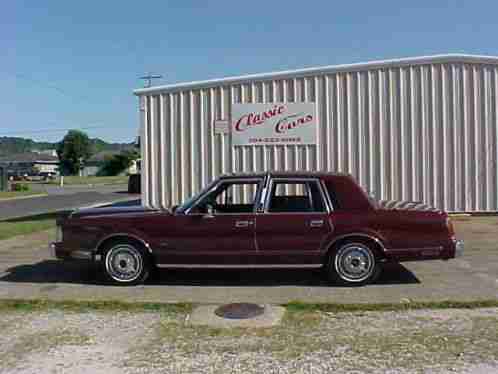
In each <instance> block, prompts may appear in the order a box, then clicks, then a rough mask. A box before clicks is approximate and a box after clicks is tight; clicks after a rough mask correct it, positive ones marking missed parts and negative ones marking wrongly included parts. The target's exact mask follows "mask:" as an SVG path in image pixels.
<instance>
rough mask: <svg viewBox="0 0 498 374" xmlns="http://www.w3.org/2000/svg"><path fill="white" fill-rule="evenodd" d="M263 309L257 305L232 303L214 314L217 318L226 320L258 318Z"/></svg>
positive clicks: (223, 306) (218, 309)
mask: <svg viewBox="0 0 498 374" xmlns="http://www.w3.org/2000/svg"><path fill="white" fill-rule="evenodd" d="M264 311H265V308H264V307H262V306H259V305H258V304H251V303H232V304H225V305H222V306H220V307H219V308H217V309H216V310H215V311H214V313H215V314H216V315H217V316H218V317H222V318H228V319H246V318H254V317H257V316H260V315H261V314H263V313H264Z"/></svg>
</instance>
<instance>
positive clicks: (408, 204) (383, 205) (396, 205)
mask: <svg viewBox="0 0 498 374" xmlns="http://www.w3.org/2000/svg"><path fill="white" fill-rule="evenodd" d="M377 204H378V206H379V208H380V209H384V210H416V211H422V212H439V209H437V208H434V207H432V206H430V205H427V204H424V203H423V202H420V201H400V200H379V201H377Z"/></svg>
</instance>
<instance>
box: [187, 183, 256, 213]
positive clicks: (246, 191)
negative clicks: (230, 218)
mask: <svg viewBox="0 0 498 374" xmlns="http://www.w3.org/2000/svg"><path fill="white" fill-rule="evenodd" d="M258 186H259V181H258V180H254V181H247V182H245V181H227V182H222V183H220V184H219V185H218V186H217V187H216V188H215V189H214V190H213V191H211V192H210V193H208V194H207V195H206V196H204V197H203V198H202V199H201V200H200V201H199V202H198V203H197V204H196V205H195V206H194V207H193V208H192V209H191V211H190V213H194V214H195V213H197V214H199V213H200V214H205V213H207V211H208V209H207V207H208V205H210V206H211V207H212V208H213V209H214V213H215V214H230V213H252V212H253V211H254V201H255V199H256V195H257V192H258Z"/></svg>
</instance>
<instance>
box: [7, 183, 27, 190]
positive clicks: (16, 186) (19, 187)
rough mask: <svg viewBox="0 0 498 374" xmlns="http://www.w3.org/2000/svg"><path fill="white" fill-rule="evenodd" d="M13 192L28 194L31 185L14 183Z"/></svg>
mask: <svg viewBox="0 0 498 374" xmlns="http://www.w3.org/2000/svg"><path fill="white" fill-rule="evenodd" d="M10 189H11V191H16V192H26V191H29V185H27V184H26V183H12V184H11V185H10Z"/></svg>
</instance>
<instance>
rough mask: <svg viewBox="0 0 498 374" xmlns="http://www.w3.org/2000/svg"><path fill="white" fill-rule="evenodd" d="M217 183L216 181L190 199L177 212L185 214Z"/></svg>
mask: <svg viewBox="0 0 498 374" xmlns="http://www.w3.org/2000/svg"><path fill="white" fill-rule="evenodd" d="M216 182H217V180H214V181H212V182H211V183H209V184H208V186H207V187H206V188H204V189H202V190H200V191H199V192H197V193H196V194H195V195H194V196H192V197H191V198H190V199H188V200H187V201H185V202H184V203H183V204H182V205H180V206H179V207H178V209H177V210H176V211H177V212H179V213H185V212H186V211H187V210H188V209H189V208H190V207H191V206H192V205H193V204H194V203H195V202H196V201H197V199H198V198H199V197H200V196H201V195H203V194H204V193H205V192H206V191H209V190H210V189H211V188H212V187H213V186H214V185H215V184H216Z"/></svg>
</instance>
